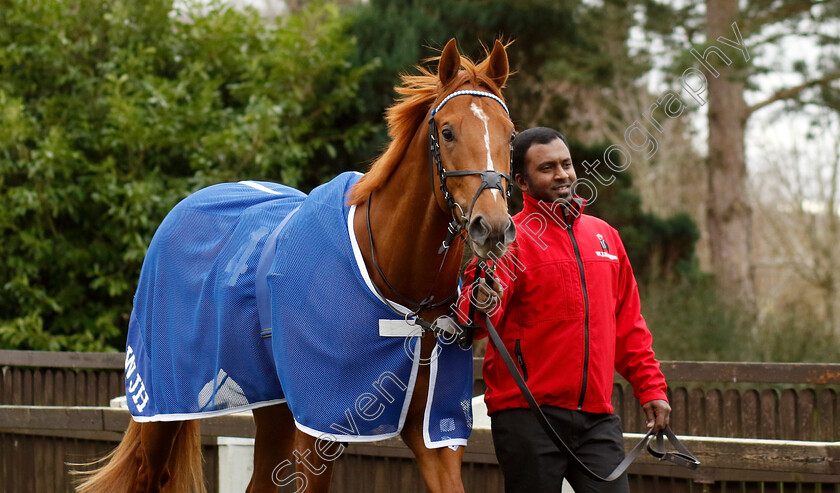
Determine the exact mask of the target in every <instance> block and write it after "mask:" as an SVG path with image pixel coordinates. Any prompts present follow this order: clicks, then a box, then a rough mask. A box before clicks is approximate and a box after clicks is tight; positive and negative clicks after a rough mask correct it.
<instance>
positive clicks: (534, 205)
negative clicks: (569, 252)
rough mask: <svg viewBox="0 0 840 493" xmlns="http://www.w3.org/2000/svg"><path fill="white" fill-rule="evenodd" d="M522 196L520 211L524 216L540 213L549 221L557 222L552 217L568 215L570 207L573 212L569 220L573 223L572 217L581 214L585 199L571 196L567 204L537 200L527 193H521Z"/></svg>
mask: <svg viewBox="0 0 840 493" xmlns="http://www.w3.org/2000/svg"><path fill="white" fill-rule="evenodd" d="M522 198H523V200H524V203H523V205H522V212H524V213H525V215H526V216H528V215H531V214H533V213H536V214H540V215H542V216H545V217H546V218H547V219H550V220H551V221H549V222H557V220H556V219H554V217H558V218H566V217H569V211H568V209H569V208H570V207H571V208H572V209H573V210H574V211H576V213H575V214H573V215H572V220H571V222H572V223H574V218H575V217H579V216H580V215H581V214H583V209H584V207H585V206H586V201H585V200H584V199H582V198H580V197H578V196H575V197H573V198H572V200H571V202H570V203H569V204H565V203H564V204H557V205H555V204H553V203H552V202H546V201H544V200H538V199H535V198H534V197H532V196H530V195H528V194H527V193H523V194H522ZM552 216H554V217H552Z"/></svg>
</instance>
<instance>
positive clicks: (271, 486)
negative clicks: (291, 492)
mask: <svg viewBox="0 0 840 493" xmlns="http://www.w3.org/2000/svg"><path fill="white" fill-rule="evenodd" d="M254 422H255V423H256V425H257V435H256V438H255V440H254V474H253V475H252V476H251V482H250V483H248V489H247V490H246V493H265V492H271V493H275V492H276V491H277V487H278V486H279V485H280V484H281V483H282V480H283V479H284V477H285V476H283V475H282V473H283V472H284V470H285V471H290V470H294V468H289V469H286V468H285V467H284V466H285V465H286V464H289V465H290V464H291V463H292V461H294V456H293V455H292V448H293V446H294V438H295V422H294V418H293V417H292V412H291V411H290V410H289V406H287V405H286V404H277V405H275V406H267V407H261V408H259V409H254Z"/></svg>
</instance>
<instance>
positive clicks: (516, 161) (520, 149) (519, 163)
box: [511, 127, 569, 180]
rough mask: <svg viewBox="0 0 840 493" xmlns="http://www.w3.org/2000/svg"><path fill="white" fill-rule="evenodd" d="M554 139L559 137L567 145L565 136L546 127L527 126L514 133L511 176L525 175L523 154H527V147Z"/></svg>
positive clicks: (514, 177)
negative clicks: (521, 130)
mask: <svg viewBox="0 0 840 493" xmlns="http://www.w3.org/2000/svg"><path fill="white" fill-rule="evenodd" d="M554 139H560V140H562V141H563V143H564V144H566V147H569V142H568V141H567V140H566V137H565V136H564V135H563V134H561V133H560V132H558V131H557V130H554V129H553V128H548V127H534V128H529V129H528V130H525V131H523V132H520V133H518V134H516V137H515V138H514V139H513V169H512V170H511V172H512V175H511V178H513V179H514V180H515V179H516V175H517V174H520V173H521V174H523V175H525V174H526V173H525V155H526V154H528V149H530V148H531V146H532V145H534V144H548V143H550V142H551V141H553V140H554Z"/></svg>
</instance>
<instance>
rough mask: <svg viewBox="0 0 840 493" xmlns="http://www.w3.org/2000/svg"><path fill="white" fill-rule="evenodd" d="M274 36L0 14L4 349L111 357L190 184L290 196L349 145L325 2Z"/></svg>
mask: <svg viewBox="0 0 840 493" xmlns="http://www.w3.org/2000/svg"><path fill="white" fill-rule="evenodd" d="M279 22H280V24H279V25H275V24H273V23H272V22H269V21H266V20H265V19H263V18H261V17H260V16H259V15H258V14H257V13H256V12H255V11H252V10H246V11H237V10H233V9H229V8H226V7H224V6H223V5H222V4H220V3H217V2H211V3H209V4H205V5H198V4H195V5H193V6H192V7H191V10H187V11H182V12H175V11H173V9H172V1H164V0H153V1H143V2H140V1H132V0H114V1H110V2H107V3H104V2H98V1H90V2H87V1H81V0H76V1H69V2H63V1H60V0H40V1H29V0H20V1H13V2H4V7H3V9H0V107H2V109H0V111H2V113H0V203H2V204H3V207H2V209H0V231H2V238H3V242H2V244H0V347H14V348H22V349H25V348H30V349H73V350H80V349H85V350H96V349H107V348H111V347H119V346H121V345H122V342H123V336H122V334H123V333H124V330H125V327H126V325H127V321H128V319H127V317H128V314H129V311H130V308H131V297H132V293H133V291H134V286H135V283H136V279H137V278H138V275H139V269H140V265H141V262H142V259H143V257H144V255H145V252H146V247H147V245H148V243H149V241H150V239H151V236H152V234H153V232H154V230H155V228H156V227H157V225H158V224H159V222H160V221H161V219H162V218H163V216H164V215H165V214H166V212H167V211H168V210H169V209H170V208H171V207H172V206H173V205H174V204H175V203H176V202H177V201H178V200H180V199H181V198H183V197H184V196H186V195H187V194H188V193H190V192H191V191H194V190H196V189H198V188H200V187H203V186H206V185H209V184H211V183H217V182H220V181H230V180H240V179H271V180H274V181H281V182H284V183H287V184H290V185H293V186H295V185H300V184H301V176H302V170H305V169H307V166H308V165H309V164H310V163H311V162H312V160H313V158H314V156H315V155H316V154H318V153H325V154H333V155H334V154H336V149H337V148H341V149H344V148H346V149H352V148H353V147H354V146H355V145H357V143H358V142H359V140H360V139H361V138H362V137H363V136H364V135H365V134H366V133H367V131H368V126H367V125H364V124H362V125H356V124H345V125H337V124H336V123H335V121H336V119H338V118H340V117H341V116H342V115H343V114H345V113H346V111H348V109H349V108H351V107H352V105H353V102H354V98H355V94H356V90H357V80H358V78H359V77H360V76H361V75H362V73H363V72H364V71H365V70H367V68H366V67H365V66H356V67H353V66H351V65H350V63H349V62H348V58H349V57H350V56H351V54H352V53H353V50H354V47H353V45H352V43H351V42H350V41H349V40H348V38H347V37H346V36H345V35H344V32H345V28H346V26H345V24H344V21H342V20H341V19H340V18H339V16H338V12H337V10H336V9H335V8H325V7H315V8H309V9H306V10H304V11H303V12H301V13H299V14H297V15H295V16H292V17H288V18H283V19H280V21H279Z"/></svg>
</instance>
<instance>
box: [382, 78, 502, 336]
mask: <svg viewBox="0 0 840 493" xmlns="http://www.w3.org/2000/svg"><path fill="white" fill-rule="evenodd" d="M457 96H478V97H484V98H490V99H492V100H494V101H496V102H497V103H499V104H500V105H502V108H504V110H505V113H506V114H507V115H508V118H510V111H508V108H507V105H505V102H504V101H502V99H501V98H500V97H498V96H496V95H495V94H492V93H489V92H485V91H475V90H463V91H455V92H453V93H451V94H449V95H448V96H446V97H445V98H444V99H443V101H441V102H440V104H438V105H437V107H435V108H434V109H433V110H432V111H431V115H430V116H429V150H430V153H431V177H432V192H433V193H434V189H435V171H437V174H438V179H439V181H440V191H441V193H442V194H443V199H444V201H446V204H447V206H448V207H449V210H450V212H451V213H452V221H451V222H450V223H449V225H448V226H447V233H446V239H445V240H444V241H443V244H442V245H441V247H440V249H438V254H441V253H443V259H442V260H441V264H440V268H439V269H438V272H437V276H436V277H435V284H436V283H437V277H438V276H440V273H441V271H442V270H443V265H444V264H445V263H446V257H447V255H448V254H449V247H450V246H451V245H452V242H453V241H454V239H455V237H456V236H459V233H460V232H461V230H463V229H464V226H465V224H468V223H469V217H468V216H466V215H465V214H464V210H463V209H462V208H461V206H460V205H459V204H458V203H457V202H456V201H455V199H454V198H453V197H452V194H451V193H449V189H448V188H447V186H446V179H447V178H448V177H459V176H469V175H479V176H481V186H480V187H479V188H478V190H476V192H475V196H474V197H473V201H472V204H470V209H469V215H470V216H472V210H473V206H475V202H476V201H477V200H478V196H479V195H480V194H481V192H483V191H484V190H487V189H496V190H499V191H501V192H502V193H504V194H505V198H510V192H511V179H510V174H508V173H501V172H499V171H496V170H457V171H448V170H446V169H445V168H444V167H443V160H442V159H441V157H440V144H439V143H438V136H437V134H438V131H437V124H436V123H435V115H436V114H437V113H438V111H440V110H441V108H443V107H444V105H446V103H448V102H449V101H450V100H451V99H452V98H454V97H457ZM515 135H516V134H515V132H512V133H511V138H510V146H511V148H510V162H509V163H508V166H509V168H508V169H509V170H510V169H512V166H513V137H514V136H515ZM502 178H505V179H506V180H507V187H503V186H502ZM372 199H373V193H371V194H370V196H369V197H368V205H367V207H366V216H367V217H366V220H367V228H368V241H369V242H370V252H371V262H372V263H373V266H374V267H375V268H376V270H377V272H378V273H379V276H380V277H381V278H382V280H383V281H384V282H385V285H387V286H388V288H389V289H390V290H391V291H392V292H393V293H394V294H396V295H397V296H398V297H399V298H401V299H403V300H404V301H406V302H408V304H409V305H415V306H417V309H415V310H414V311H412V312H410V313H407V314H405V319H406V322H407V321H408V319H409V318H410V317H415V321H414V323H415V324H416V325H419V326H420V327H421V328H422V329H423V330H424V331H431V332H433V333H434V334H435V335H436V336H441V333H440V329H439V328H437V327H436V326H435V324H430V323H428V322H426V321H425V320H423V319H421V318H420V316H419V314H420V312H422V311H424V310H428V309H432V308H438V307H441V306H444V305H448V304H450V303H452V301H454V300H456V299H457V298H458V290H457V289H456V290H455V292H454V293H453V294H452V295H451V296H449V297H448V298H446V299H445V300H441V301H435V300H434V296H428V297H427V298H426V299H424V300H422V301H420V302H413V301H412V300H409V299H408V298H407V297H406V296H405V295H403V294H402V293H400V292H399V291H397V290H396V289H395V288H394V287H393V286H392V285H391V283H390V282H388V279H387V278H386V277H385V273H384V272H382V269H381V268H380V267H379V264H378V263H377V262H376V253H375V251H376V249H375V247H374V245H373V232H372V231H371V227H370V206H371V202H372ZM456 207H457V208H458V209H459V210H460V214H456V213H455V208H456ZM372 284H373V287H374V289H375V290H376V292H377V294H379V296H380V298H382V300H384V301H385V304H386V305H388V307H389V308H390V309H391V310H392V311H393V312H395V313H397V314H400V315H402V313H400V311H399V310H397V309H396V307H394V306H392V305H391V303H389V302H388V299H387V298H386V297H385V296H384V295H383V294H382V293H381V292H380V290H379V288H378V287H376V283H372ZM461 342H462V343H463V339H462V341H461ZM469 344H472V337H470V338H469V343H468V345H469ZM462 345H463V344H462Z"/></svg>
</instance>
